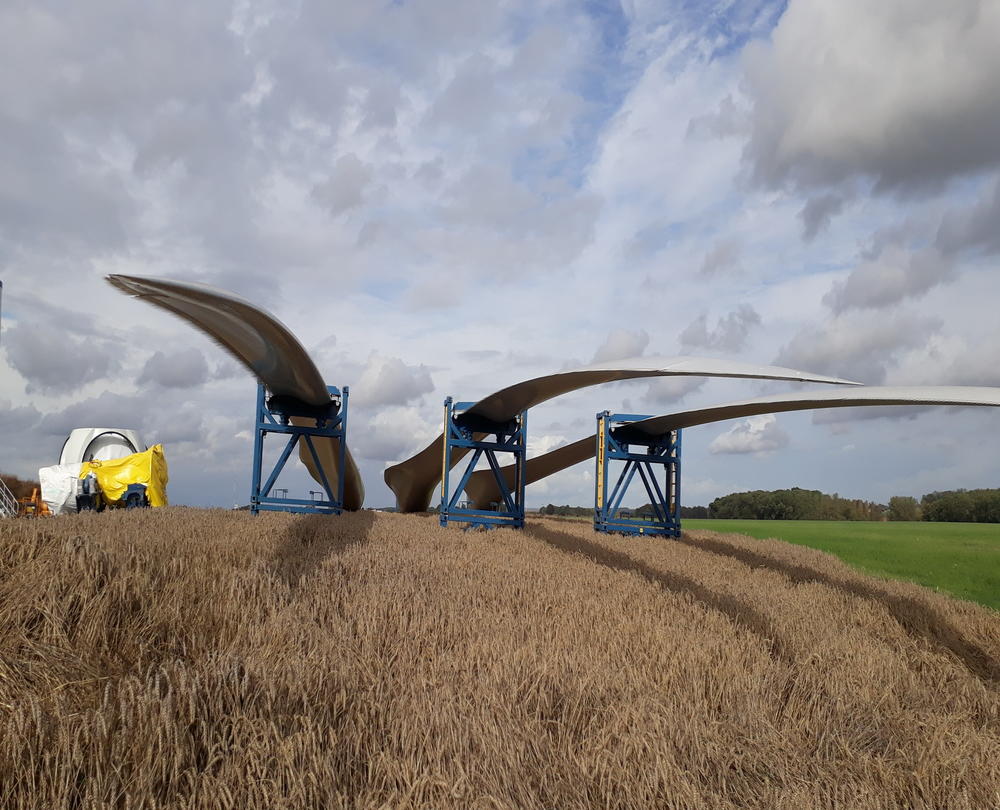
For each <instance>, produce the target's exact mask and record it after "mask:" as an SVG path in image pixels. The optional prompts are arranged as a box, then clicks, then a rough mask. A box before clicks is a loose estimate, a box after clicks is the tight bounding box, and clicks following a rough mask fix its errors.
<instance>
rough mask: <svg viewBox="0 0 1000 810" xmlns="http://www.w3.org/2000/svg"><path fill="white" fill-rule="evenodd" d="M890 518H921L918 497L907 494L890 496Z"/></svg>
mask: <svg viewBox="0 0 1000 810" xmlns="http://www.w3.org/2000/svg"><path fill="white" fill-rule="evenodd" d="M889 520H920V504H919V503H917V499H916V498H911V497H909V496H907V495H894V496H893V497H891V498H889Z"/></svg>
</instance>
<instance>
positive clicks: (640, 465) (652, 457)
mask: <svg viewBox="0 0 1000 810" xmlns="http://www.w3.org/2000/svg"><path fill="white" fill-rule="evenodd" d="M648 418H649V417H648V416H643V415H641V414H631V413H611V412H610V411H602V412H601V413H599V414H597V437H596V438H597V453H596V459H597V468H596V474H595V476H594V530H595V531H598V532H614V533H618V534H651V535H658V536H663V537H680V535H681V432H680V431H679V430H673V431H670V432H669V433H666V434H664V435H662V436H649V437H648V438H647V437H644V436H642V435H641V434H638V433H632V434H630V435H628V437H627V438H625V437H622V438H616V437H615V436H614V433H613V432H614V429H615V427H616V426H622V425H628V424H629V423H631V422H637V421H639V420H640V419H648ZM632 445H638V446H639V447H642V448H644V451H643V452H633V451H632ZM617 461H624V462H625V464H624V466H623V467H622V469H621V472H620V473H619V474H618V476H617V478H615V481H614V485H613V486H611V487H610V488H609V486H608V483H609V481H610V480H611V479H610V478H609V475H610V472H611V467H612V462H617ZM658 467H659V468H662V470H663V472H662V474H663V479H664V480H663V486H662V487H661V486H660V482H659V480H658V478H659V476H658V475H657V470H656V468H658ZM636 473H638V474H639V480H641V481H642V484H643V487H644V488H645V490H646V496H647V497H648V498H649V503H650V505H651V506H652V513H651V514H650V516H649V518H643V517H633V516H631V515H626V514H623V513H622V509H621V503H622V499H623V498H624V497H625V494H626V492H628V488H629V485H630V484H631V483H632V482H633V480H634V479H635V476H636Z"/></svg>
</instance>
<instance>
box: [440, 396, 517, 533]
mask: <svg viewBox="0 0 1000 810" xmlns="http://www.w3.org/2000/svg"><path fill="white" fill-rule="evenodd" d="M474 404H475V403H474V402H455V401H453V400H452V398H451V397H448V398H447V399H445V401H444V441H443V442H442V444H443V453H442V459H441V513H440V522H441V525H442V526H447V525H448V524H449V523H450V522H453V521H454V522H461V523H467V524H468V526H467V528H473V527H476V526H480V527H483V528H487V529H490V528H496V527H499V526H508V527H511V528H515V529H520V528H522V527H523V526H524V487H525V470H524V462H525V457H526V452H527V430H528V412H527V410H524V411H521V413H519V414H518V415H517V416H516V417H514V419H511V420H510V421H509V422H504V423H499V422H489V421H488V420H485V419H482V418H476V417H472V416H470V417H469V418H468V419H466V420H463V415H464V413H465V412H466V411H468V409H469V408H471V407H472V406H473V405H474ZM490 435H492V436H494V437H495V440H494V441H487V440H486V436H490ZM456 449H462V450H465V451H469V450H471V451H472V454H471V455H472V458H471V459H469V461H468V462H467V464H466V466H465V471H464V472H463V473H462V475H461V477H460V478H459V481H458V484H457V485H456V486H455V488H454V490H453V489H452V488H451V484H452V473H451V465H452V461H451V459H452V452H453V451H454V450H456ZM497 453H510V454H511V455H512V456H513V457H514V485H513V487H511V486H509V485H508V484H507V481H506V480H505V478H504V475H503V472H502V471H501V469H500V468H501V464H500V462H499V461H498V460H497ZM484 457H485V458H486V461H487V463H488V464H489V467H490V470H491V471H492V473H493V477H494V479H495V481H496V484H497V487H498V488H499V490H500V501H498V502H497V504H496V506H497V508H496V509H495V510H486V509H472V508H470V507H468V506H467V505H463V504H462V502H461V498H462V495H463V494H464V492H465V486H466V484H468V483H469V478H470V477H471V476H472V473H473V472H474V471H475V469H476V465H477V464H478V463H479V460H480V459H481V458H484Z"/></svg>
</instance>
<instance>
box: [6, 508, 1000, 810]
mask: <svg viewBox="0 0 1000 810" xmlns="http://www.w3.org/2000/svg"><path fill="white" fill-rule="evenodd" d="M998 806H1000V614H997V613H995V612H993V611H990V610H988V609H986V608H983V607H980V606H977V605H974V604H971V603H967V602H960V601H957V600H954V599H951V598H949V597H945V596H942V595H939V594H936V593H934V592H932V591H929V590H926V589H923V588H920V587H918V586H915V585H910V584H906V583H900V582H887V581H882V580H879V579H875V578H872V577H868V576H865V575H863V574H860V573H858V572H856V571H854V570H852V569H850V568H848V567H846V566H845V565H843V564H842V563H840V562H839V561H837V560H836V559H834V558H833V557H831V556H829V555H826V554H824V553H821V552H818V551H813V550H811V549H807V548H802V547H797V546H792V545H787V544H784V543H780V542H777V541H762V540H752V539H749V538H746V537H740V536H736V535H721V534H712V533H710V532H690V533H686V534H685V536H684V537H683V538H682V539H681V540H679V541H671V540H662V539H660V540H657V539H651V538H638V539H626V538H622V537H614V536H602V535H597V534H595V533H594V532H593V531H592V530H591V528H590V527H589V526H588V525H587V524H584V523H580V522H569V521H566V522H564V521H558V520H536V521H535V522H533V523H529V526H528V527H527V528H526V529H525V530H524V531H522V532H515V531H510V530H498V531H494V532H490V533H483V532H462V531H460V530H458V529H450V528H449V529H441V528H440V527H438V526H437V524H436V522H435V521H434V520H433V519H432V518H429V517H426V516H414V515H394V514H383V513H373V512H361V513H356V514H349V515H345V516H343V517H340V518H322V517H296V516H291V515H285V514H266V515H261V516H260V517H258V518H252V517H251V516H250V515H248V514H247V513H231V512H223V511H217V510H195V509H184V508H168V509H160V510H143V511H141V512H140V511H135V512H115V513H105V514H101V515H93V514H91V515H80V516H70V517H61V518H54V519H49V520H35V521H30V520H22V521H10V520H8V521H2V522H0V807H3V808H80V809H81V810H86V808H103V807H113V808H152V807H164V808H265V807H266V808H334V807H352V808H353V807H357V808H382V807H384V808H397V807H398V808H409V807H432V808H438V807H440V808H559V809H560V810H561V809H562V808H584V807H587V808H589V807H594V808H597V807H600V808H636V807H657V808H661V807H662V808H789V809H791V808H796V810H797V809H798V808H814V807H815V808H821V807H822V808H834V807H836V808H897V807H906V808H995V807H998Z"/></svg>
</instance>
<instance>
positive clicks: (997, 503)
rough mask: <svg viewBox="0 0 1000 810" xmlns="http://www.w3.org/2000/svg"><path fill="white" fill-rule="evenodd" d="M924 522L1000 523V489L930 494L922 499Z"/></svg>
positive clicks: (961, 490) (957, 490)
mask: <svg viewBox="0 0 1000 810" xmlns="http://www.w3.org/2000/svg"><path fill="white" fill-rule="evenodd" d="M920 503H921V508H922V512H923V519H924V520H931V521H947V522H951V523H1000V489H970V490H965V489H956V490H951V491H948V492H929V493H927V494H926V495H924V497H923V498H921V499H920Z"/></svg>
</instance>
